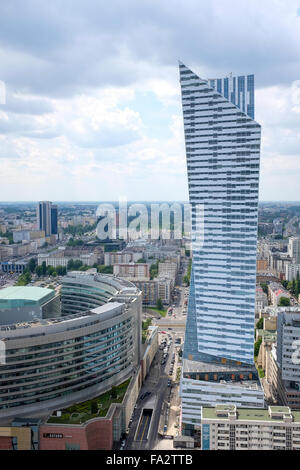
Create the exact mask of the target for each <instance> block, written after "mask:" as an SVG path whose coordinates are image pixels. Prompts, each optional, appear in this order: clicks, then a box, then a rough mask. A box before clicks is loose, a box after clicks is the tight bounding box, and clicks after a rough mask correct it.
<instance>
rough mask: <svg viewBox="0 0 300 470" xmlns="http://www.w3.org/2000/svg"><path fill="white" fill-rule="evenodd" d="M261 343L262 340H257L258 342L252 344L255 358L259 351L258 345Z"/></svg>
mask: <svg viewBox="0 0 300 470" xmlns="http://www.w3.org/2000/svg"><path fill="white" fill-rule="evenodd" d="M261 343H262V339H261V338H258V340H257V341H256V342H255V343H254V356H255V357H257V356H258V353H259V349H260V345H261Z"/></svg>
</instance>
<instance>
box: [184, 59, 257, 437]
mask: <svg viewBox="0 0 300 470" xmlns="http://www.w3.org/2000/svg"><path fill="white" fill-rule="evenodd" d="M179 69H180V83H181V93H182V108H183V118H184V132H185V143H186V157H187V171H188V183H189V199H190V204H191V224H192V240H193V267H192V273H191V286H190V298H189V306H188V316H187V325H186V337H185V346H184V354H183V358H184V361H183V362H184V364H183V373H182V380H181V396H182V422H183V424H185V423H186V424H187V426H186V429H187V428H190V429H192V428H195V427H196V428H197V425H198V426H199V423H200V418H199V417H200V413H199V407H201V405H205V406H211V405H214V404H215V403H216V400H219V401H218V402H219V403H220V401H221V403H233V402H235V401H236V403H238V406H255V407H261V406H263V405H264V399H263V392H262V389H261V386H260V382H259V379H258V376H257V372H256V369H255V367H254V349H253V348H254V345H253V342H254V315H255V286H256V248H257V247H256V245H257V208H258V190H259V161H260V136H261V127H260V125H259V124H258V123H257V122H256V121H255V120H254V76H253V75H248V76H247V77H245V76H240V77H232V76H230V77H227V78H224V79H211V80H204V79H201V78H199V77H198V76H197V75H196V74H195V73H193V72H192V71H191V70H190V69H189V68H187V67H186V66H185V65H184V64H182V63H180V65H179ZM208 382H213V383H208ZM197 415H198V418H197Z"/></svg>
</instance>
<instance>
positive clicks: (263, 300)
mask: <svg viewBox="0 0 300 470" xmlns="http://www.w3.org/2000/svg"><path fill="white" fill-rule="evenodd" d="M267 305H268V296H267V294H266V293H265V292H264V291H263V289H262V288H261V287H260V286H256V296H255V315H256V316H257V315H258V313H259V311H260V310H261V309H263V308H264V307H266V306H267Z"/></svg>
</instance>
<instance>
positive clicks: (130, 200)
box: [0, 199, 300, 205]
mask: <svg viewBox="0 0 300 470" xmlns="http://www.w3.org/2000/svg"><path fill="white" fill-rule="evenodd" d="M40 201H51V202H53V203H55V204H62V203H63V204H65V203H68V204H71V203H73V204H74V203H77V204H99V203H116V204H119V201H118V200H117V199H116V200H112V199H110V200H108V199H107V200H106V199H101V200H98V201H96V200H90V201H88V200H87V201H84V200H80V199H78V200H76V199H74V200H69V201H68V200H65V201H63V200H54V199H37V200H34V201H33V200H28V201H0V205H4V204H36V203H38V202H40ZM131 202H138V203H143V202H146V203H149V202H154V203H155V202H179V203H189V201H188V200H179V199H128V200H127V203H131ZM262 203H263V204H268V203H280V204H282V203H283V204H296V203H297V204H300V200H299V201H297V200H295V201H288V200H286V201H285V200H275V199H274V200H262V201H258V204H262Z"/></svg>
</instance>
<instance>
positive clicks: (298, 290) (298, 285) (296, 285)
mask: <svg viewBox="0 0 300 470" xmlns="http://www.w3.org/2000/svg"><path fill="white" fill-rule="evenodd" d="M282 285H283V287H284V288H285V289H287V290H288V291H289V292H290V293H291V294H292V295H294V296H295V297H297V298H298V296H299V294H300V280H299V273H297V278H296V279H294V280H293V281H290V282H288V281H282Z"/></svg>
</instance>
